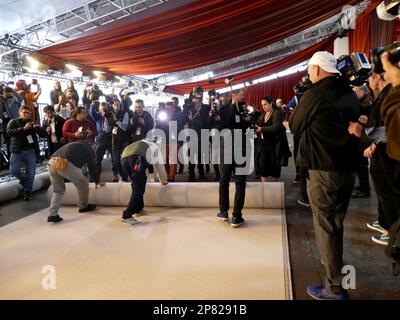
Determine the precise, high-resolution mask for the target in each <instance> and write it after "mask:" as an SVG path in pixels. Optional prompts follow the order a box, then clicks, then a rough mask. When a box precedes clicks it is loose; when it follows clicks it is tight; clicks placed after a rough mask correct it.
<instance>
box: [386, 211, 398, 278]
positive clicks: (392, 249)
mask: <svg viewBox="0 0 400 320" xmlns="http://www.w3.org/2000/svg"><path fill="white" fill-rule="evenodd" d="M386 254H387V255H388V256H389V257H391V258H392V260H393V261H392V263H393V275H394V276H395V277H397V276H399V275H400V218H399V219H398V220H397V221H396V222H395V223H394V224H393V225H392V227H391V228H390V232H389V244H388V247H387V249H386Z"/></svg>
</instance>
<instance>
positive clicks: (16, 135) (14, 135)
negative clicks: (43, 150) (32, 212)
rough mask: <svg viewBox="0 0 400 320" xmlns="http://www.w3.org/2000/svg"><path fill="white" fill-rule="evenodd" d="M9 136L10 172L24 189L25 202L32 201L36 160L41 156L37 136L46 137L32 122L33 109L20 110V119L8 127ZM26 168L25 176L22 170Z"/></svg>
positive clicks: (13, 121)
mask: <svg viewBox="0 0 400 320" xmlns="http://www.w3.org/2000/svg"><path fill="white" fill-rule="evenodd" d="M7 134H8V135H9V136H10V137H11V144H10V149H11V157H10V171H11V173H12V174H13V175H14V176H15V177H16V178H17V179H18V180H19V183H20V184H21V185H22V187H23V188H24V198H23V199H24V201H29V200H31V199H32V198H31V192H32V187H33V181H34V179H35V172H36V160H37V157H38V156H39V143H38V137H37V135H38V134H40V135H41V136H45V132H43V130H42V128H41V127H40V126H39V125H37V124H34V123H33V122H32V121H31V109H30V108H29V107H28V106H22V107H20V108H19V118H18V119H13V120H11V121H10V122H9V123H8V125H7ZM22 167H25V174H23V173H22V171H21V169H22Z"/></svg>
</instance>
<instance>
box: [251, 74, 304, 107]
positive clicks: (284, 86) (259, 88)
mask: <svg viewBox="0 0 400 320" xmlns="http://www.w3.org/2000/svg"><path fill="white" fill-rule="evenodd" d="M305 74H306V72H297V73H294V74H291V75H288V76H285V77H281V78H277V79H274V80H271V81H267V82H263V83H259V84H256V85H253V86H250V87H246V89H245V97H246V103H247V104H251V105H254V106H256V107H257V108H258V109H259V110H261V109H262V107H261V99H262V98H263V97H266V96H270V97H272V98H273V99H274V101H275V100H276V99H278V98H281V99H283V101H284V102H285V103H288V102H289V100H290V99H291V98H292V97H293V96H294V92H293V87H294V86H295V85H296V84H298V83H299V81H300V80H301V78H302V77H303V76H304V75H305Z"/></svg>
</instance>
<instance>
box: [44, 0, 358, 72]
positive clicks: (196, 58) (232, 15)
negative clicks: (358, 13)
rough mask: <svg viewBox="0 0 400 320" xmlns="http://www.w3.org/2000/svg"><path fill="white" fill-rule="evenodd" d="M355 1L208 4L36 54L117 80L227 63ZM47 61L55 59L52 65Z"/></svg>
mask: <svg viewBox="0 0 400 320" xmlns="http://www.w3.org/2000/svg"><path fill="white" fill-rule="evenodd" d="M359 2H361V1H360V0H335V1H332V0H319V1H315V0H287V1H281V0H252V1H248V0H208V1H204V0H201V1H196V2H194V3H191V4H189V5H185V6H182V7H179V8H177V9H175V10H171V11H168V12H165V13H163V14H160V15H156V16H153V17H151V18H147V19H144V20H141V21H139V22H135V23H132V22H129V21H127V23H126V24H124V25H122V26H120V25H119V26H118V27H117V28H116V27H114V26H113V24H112V23H111V24H109V25H107V26H105V27H104V28H103V29H102V32H101V33H96V34H93V35H88V36H86V37H82V38H78V39H75V40H71V41H68V42H65V43H61V44H58V45H55V46H52V47H49V48H46V49H43V50H41V51H39V53H40V54H41V55H39V56H38V58H39V60H41V62H43V63H46V64H48V65H50V66H52V67H60V66H61V65H62V64H63V63H62V61H60V60H59V59H62V60H64V61H69V62H71V63H76V64H81V65H86V66H90V67H93V68H97V69H100V70H105V71H110V72H114V73H119V74H121V73H122V74H137V75H140V74H158V73H167V72H174V71H181V70H187V69H192V68H196V67H200V66H205V65H209V64H212V63H216V62H219V61H222V60H226V59H230V58H233V57H236V56H239V55H242V54H245V53H248V52H251V51H254V50H257V49H260V48H262V47H265V46H266V45H268V44H271V43H273V42H275V41H278V40H281V39H283V38H285V37H288V36H290V35H293V34H296V33H298V32H300V31H302V30H305V29H306V28H308V27H310V26H312V25H315V24H317V23H319V22H321V21H324V20H325V19H327V18H329V17H331V16H333V15H335V14H337V13H339V12H340V11H341V10H342V7H343V6H344V5H354V4H357V3H359ZM52 57H54V58H56V59H53V58H52Z"/></svg>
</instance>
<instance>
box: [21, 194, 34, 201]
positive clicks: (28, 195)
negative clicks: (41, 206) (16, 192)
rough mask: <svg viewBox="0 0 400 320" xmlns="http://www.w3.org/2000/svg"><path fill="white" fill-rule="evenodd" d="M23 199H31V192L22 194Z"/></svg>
mask: <svg viewBox="0 0 400 320" xmlns="http://www.w3.org/2000/svg"><path fill="white" fill-rule="evenodd" d="M23 200H24V201H30V200H32V197H31V194H30V193H25V194H24V196H23Z"/></svg>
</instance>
